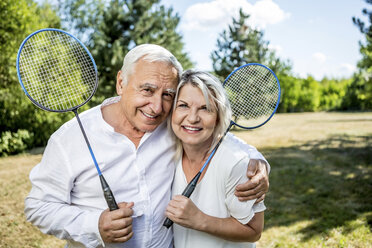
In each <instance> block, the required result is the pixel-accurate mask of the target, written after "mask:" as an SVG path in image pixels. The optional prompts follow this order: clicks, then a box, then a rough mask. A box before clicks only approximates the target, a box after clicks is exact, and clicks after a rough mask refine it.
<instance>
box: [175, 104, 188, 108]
mask: <svg viewBox="0 0 372 248" xmlns="http://www.w3.org/2000/svg"><path fill="white" fill-rule="evenodd" d="M177 107H179V108H186V107H187V104H184V103H181V104H178V105H177Z"/></svg>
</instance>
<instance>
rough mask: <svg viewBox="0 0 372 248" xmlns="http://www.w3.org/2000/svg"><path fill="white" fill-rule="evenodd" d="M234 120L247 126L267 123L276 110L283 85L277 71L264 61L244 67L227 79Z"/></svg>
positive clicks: (226, 85) (227, 89)
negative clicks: (277, 77) (274, 72)
mask: <svg viewBox="0 0 372 248" xmlns="http://www.w3.org/2000/svg"><path fill="white" fill-rule="evenodd" d="M224 87H225V90H226V92H227V94H228V97H229V100H230V103H231V108H232V112H233V121H234V122H235V123H236V124H238V125H240V126H244V127H255V126H257V125H260V124H261V123H263V122H264V121H265V120H266V119H268V118H269V117H270V116H271V115H272V113H273V112H274V110H275V108H276V105H277V101H278V95H279V93H278V92H279V86H278V84H277V80H276V77H275V76H274V75H273V73H272V72H271V71H270V70H268V69H266V68H265V67H263V66H260V65H250V66H246V67H242V68H241V69H239V70H237V71H236V72H235V73H234V74H232V75H231V76H230V77H229V78H228V80H227V81H226V83H225V85H224Z"/></svg>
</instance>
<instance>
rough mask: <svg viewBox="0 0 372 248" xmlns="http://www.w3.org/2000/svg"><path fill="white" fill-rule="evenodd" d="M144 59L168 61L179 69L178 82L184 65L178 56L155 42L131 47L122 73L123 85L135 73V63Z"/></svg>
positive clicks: (125, 58)
mask: <svg viewBox="0 0 372 248" xmlns="http://www.w3.org/2000/svg"><path fill="white" fill-rule="evenodd" d="M140 59H143V60H145V61H148V62H156V61H160V62H166V63H169V65H171V66H173V67H174V68H175V69H176V70H177V78H178V82H179V79H180V77H181V74H182V70H183V69H182V65H181V64H180V62H178V60H177V58H176V57H175V56H174V55H173V54H172V53H171V52H169V51H168V50H167V49H165V48H164V47H162V46H159V45H154V44H142V45H139V46H136V47H135V48H133V49H131V50H130V51H129V52H128V53H127V55H126V56H125V57H124V61H123V66H122V68H121V71H122V73H121V75H122V79H123V85H125V84H127V83H128V77H129V76H130V75H131V74H132V73H133V71H134V66H135V64H136V63H137V62H138V61H139V60H140Z"/></svg>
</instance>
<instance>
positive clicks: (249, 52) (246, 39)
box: [211, 9, 291, 79]
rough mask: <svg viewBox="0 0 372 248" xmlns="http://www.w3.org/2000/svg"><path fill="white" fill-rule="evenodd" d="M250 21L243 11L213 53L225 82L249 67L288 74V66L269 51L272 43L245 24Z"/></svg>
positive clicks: (216, 65)
mask: <svg viewBox="0 0 372 248" xmlns="http://www.w3.org/2000/svg"><path fill="white" fill-rule="evenodd" d="M248 18H249V15H246V14H244V13H243V11H242V10H241V9H240V11H239V19H235V18H233V20H232V24H231V25H229V27H228V30H224V31H223V32H222V33H221V34H220V36H219V38H218V40H217V49H216V50H215V51H213V52H212V53H211V59H212V62H213V70H214V72H215V74H217V75H218V76H220V77H221V78H222V79H224V78H226V76H227V75H229V73H231V72H232V71H233V70H234V69H235V68H237V67H239V66H242V65H245V64H247V63H260V64H265V65H267V66H269V67H270V68H271V69H272V70H273V71H274V72H275V73H285V74H287V73H289V71H290V69H291V66H290V64H289V62H283V61H282V60H280V59H279V58H278V57H277V56H276V54H275V52H274V51H271V50H270V49H269V48H268V45H269V42H268V41H265V40H264V39H263V36H264V34H263V32H262V31H259V30H257V29H254V28H252V27H249V26H248V25H247V24H246V22H247V20H248Z"/></svg>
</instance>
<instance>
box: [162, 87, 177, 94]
mask: <svg viewBox="0 0 372 248" xmlns="http://www.w3.org/2000/svg"><path fill="white" fill-rule="evenodd" d="M165 92H168V93H171V94H176V90H175V89H171V88H170V89H166V90H165Z"/></svg>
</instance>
